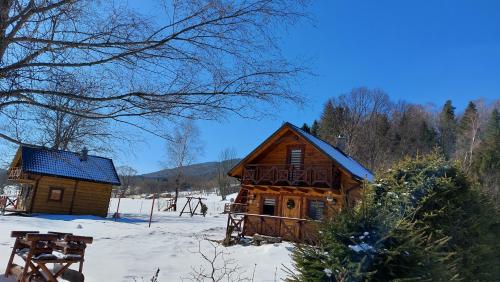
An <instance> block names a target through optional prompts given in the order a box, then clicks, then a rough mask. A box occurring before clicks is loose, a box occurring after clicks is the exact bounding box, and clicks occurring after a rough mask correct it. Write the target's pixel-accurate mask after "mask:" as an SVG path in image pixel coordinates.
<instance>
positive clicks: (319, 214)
mask: <svg viewBox="0 0 500 282" xmlns="http://www.w3.org/2000/svg"><path fill="white" fill-rule="evenodd" d="M324 214H325V202H323V201H321V200H309V203H308V209H307V216H308V217H309V218H311V219H314V220H322V219H323V216H324Z"/></svg>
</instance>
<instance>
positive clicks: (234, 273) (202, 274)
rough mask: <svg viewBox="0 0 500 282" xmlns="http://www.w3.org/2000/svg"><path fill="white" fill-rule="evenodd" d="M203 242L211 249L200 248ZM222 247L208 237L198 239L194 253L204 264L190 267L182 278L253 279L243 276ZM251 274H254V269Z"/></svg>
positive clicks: (200, 281) (193, 279)
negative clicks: (188, 271) (186, 274)
mask: <svg viewBox="0 0 500 282" xmlns="http://www.w3.org/2000/svg"><path fill="white" fill-rule="evenodd" d="M203 242H205V243H206V244H208V246H209V247H210V249H211V250H208V251H204V250H202V243H203ZM224 249H225V247H224V246H222V245H221V244H219V243H217V242H213V241H211V240H208V239H204V240H200V241H198V249H197V250H196V251H195V253H197V254H199V255H200V256H201V258H202V262H203V263H204V265H199V266H197V267H194V266H193V267H191V269H192V272H191V273H189V277H187V278H184V279H186V280H189V281H196V282H202V281H212V282H217V281H253V278H250V277H245V272H244V271H243V270H242V269H241V267H240V266H238V264H237V263H236V261H235V260H234V259H232V258H231V257H230V254H229V253H228V252H226V251H224ZM253 274H255V269H254V273H253ZM184 279H183V280H184Z"/></svg>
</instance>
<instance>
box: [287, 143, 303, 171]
mask: <svg viewBox="0 0 500 282" xmlns="http://www.w3.org/2000/svg"><path fill="white" fill-rule="evenodd" d="M288 161H289V164H291V165H292V166H293V167H301V166H302V164H304V148H303V147H302V146H300V147H297V146H293V147H290V148H288Z"/></svg>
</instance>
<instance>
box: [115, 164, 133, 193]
mask: <svg viewBox="0 0 500 282" xmlns="http://www.w3.org/2000/svg"><path fill="white" fill-rule="evenodd" d="M116 172H117V173H118V177H120V182H121V186H120V189H119V191H118V196H119V197H122V196H123V195H125V193H131V192H132V191H131V189H132V186H133V185H134V180H135V177H136V176H137V170H135V169H134V168H132V167H130V166H127V165H123V166H119V167H117V168H116Z"/></svg>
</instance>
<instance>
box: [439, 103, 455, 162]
mask: <svg viewBox="0 0 500 282" xmlns="http://www.w3.org/2000/svg"><path fill="white" fill-rule="evenodd" d="M438 129H439V133H440V142H439V143H440V146H441V148H442V150H443V154H444V155H445V157H446V158H447V159H451V157H452V156H453V153H454V152H455V142H456V130H457V121H456V119H455V107H453V105H452V103H451V100H448V101H446V103H445V104H444V106H443V110H442V111H441V113H440V114H439V121H438Z"/></svg>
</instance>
